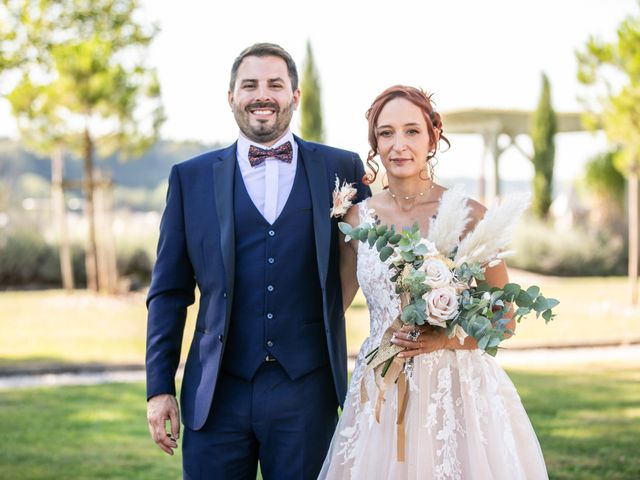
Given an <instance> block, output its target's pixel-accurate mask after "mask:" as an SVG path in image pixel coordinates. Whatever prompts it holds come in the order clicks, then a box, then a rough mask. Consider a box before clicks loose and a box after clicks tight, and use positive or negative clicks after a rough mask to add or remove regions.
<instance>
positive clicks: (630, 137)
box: [576, 2, 640, 304]
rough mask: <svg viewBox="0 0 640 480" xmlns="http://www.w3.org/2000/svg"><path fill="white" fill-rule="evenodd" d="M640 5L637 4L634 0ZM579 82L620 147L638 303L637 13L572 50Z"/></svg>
mask: <svg viewBox="0 0 640 480" xmlns="http://www.w3.org/2000/svg"><path fill="white" fill-rule="evenodd" d="M639 6H640V2H639ZM576 56H577V59H578V80H579V81H580V82H581V83H582V84H584V85H587V86H589V87H591V88H590V91H591V93H592V95H590V96H588V97H585V98H584V99H583V100H584V102H585V104H586V105H587V108H588V110H589V111H590V112H591V113H590V115H587V116H586V119H585V121H586V122H587V123H588V124H589V125H590V126H591V127H596V126H597V125H598V122H597V116H596V113H595V112H596V111H598V110H599V111H600V112H601V116H600V117H601V122H602V127H603V128H604V131H605V132H606V134H607V137H608V139H609V141H610V142H611V143H612V144H613V145H614V146H616V147H618V148H619V149H620V153H619V154H618V155H617V156H616V167H617V168H619V169H620V170H621V171H622V172H623V173H624V175H625V176H626V177H627V192H628V193H627V195H628V200H627V204H628V209H629V279H630V283H631V301H632V303H634V304H636V303H637V301H638V175H639V173H640V14H638V13H636V14H635V15H630V16H628V17H627V18H626V19H625V20H624V21H622V23H621V24H620V25H619V27H618V30H617V32H616V39H615V40H614V41H605V40H603V39H601V38H596V37H593V36H592V37H590V38H589V39H588V40H587V42H586V45H585V47H584V49H583V50H581V51H578V52H577V53H576Z"/></svg>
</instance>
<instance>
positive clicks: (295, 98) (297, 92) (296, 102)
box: [293, 88, 300, 110]
mask: <svg viewBox="0 0 640 480" xmlns="http://www.w3.org/2000/svg"><path fill="white" fill-rule="evenodd" d="M299 105H300V89H299V88H296V90H295V91H294V92H293V107H294V110H297V109H298V106H299Z"/></svg>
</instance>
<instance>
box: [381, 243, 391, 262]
mask: <svg viewBox="0 0 640 480" xmlns="http://www.w3.org/2000/svg"><path fill="white" fill-rule="evenodd" d="M391 255H393V248H391V247H390V246H389V245H387V246H386V247H382V248H381V249H380V260H382V261H383V262H386V261H387V259H388V258H389V257H390V256H391Z"/></svg>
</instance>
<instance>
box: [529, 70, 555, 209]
mask: <svg viewBox="0 0 640 480" xmlns="http://www.w3.org/2000/svg"><path fill="white" fill-rule="evenodd" d="M556 131H557V119H556V114H555V112H554V110H553V106H552V105H551V86H550V84H549V79H548V78H547V76H546V75H545V74H542V91H541V93H540V100H539V101H538V108H537V109H536V111H535V112H534V114H533V117H532V122H531V140H532V142H533V156H532V157H531V161H532V162H533V167H534V175H533V202H532V206H531V207H532V210H533V213H534V214H535V215H536V216H537V217H538V218H546V217H547V215H548V214H549V207H551V200H552V195H553V165H554V160H555V143H554V137H555V134H556Z"/></svg>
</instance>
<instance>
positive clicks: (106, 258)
mask: <svg viewBox="0 0 640 480" xmlns="http://www.w3.org/2000/svg"><path fill="white" fill-rule="evenodd" d="M95 173H96V176H95V184H94V187H95V191H94V199H95V217H96V232H98V235H97V247H98V283H99V284H100V291H101V292H105V293H112V294H113V293H117V290H118V273H117V266H116V251H115V241H114V238H113V218H112V215H111V212H112V210H113V207H112V200H111V189H112V184H111V179H110V178H109V177H107V176H105V175H103V174H102V172H101V171H100V170H96V172H95Z"/></svg>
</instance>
